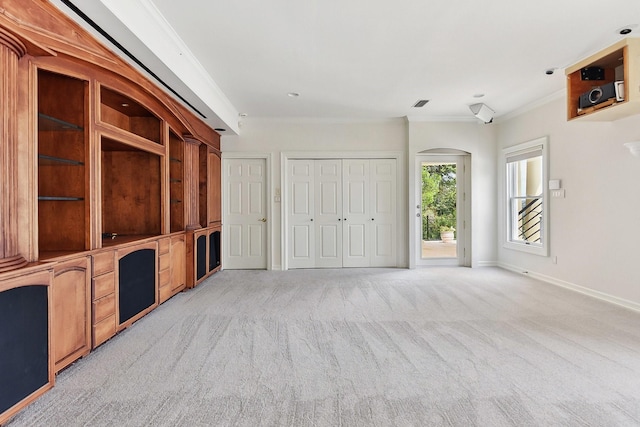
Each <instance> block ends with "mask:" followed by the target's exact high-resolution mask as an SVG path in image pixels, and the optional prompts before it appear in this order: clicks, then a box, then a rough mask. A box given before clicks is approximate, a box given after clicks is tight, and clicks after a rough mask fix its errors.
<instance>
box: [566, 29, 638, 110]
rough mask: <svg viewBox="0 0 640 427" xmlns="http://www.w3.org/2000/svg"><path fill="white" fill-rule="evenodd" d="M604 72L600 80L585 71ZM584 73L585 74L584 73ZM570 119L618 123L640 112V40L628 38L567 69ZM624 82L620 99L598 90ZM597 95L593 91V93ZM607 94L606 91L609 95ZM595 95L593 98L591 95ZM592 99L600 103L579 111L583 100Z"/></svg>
mask: <svg viewBox="0 0 640 427" xmlns="http://www.w3.org/2000/svg"><path fill="white" fill-rule="evenodd" d="M588 69H591V70H594V69H601V70H602V78H601V79H596V80H593V79H590V78H589V77H588V76H586V77H585V76H584V75H583V74H584V73H586V70H588ZM583 70H585V71H584V73H583ZM565 73H566V75H567V120H573V119H585V120H604V121H607V120H616V119H619V118H622V117H626V116H629V115H632V114H638V113H639V112H640V39H637V38H626V39H623V40H621V41H619V42H618V43H615V44H614V45H612V46H609V47H608V48H606V49H603V50H602V51H600V52H598V53H596V54H594V55H591V56H590V57H588V58H586V59H584V60H582V61H580V62H578V63H576V64H574V65H572V66H570V67H568V68H567V69H566V70H565ZM615 82H619V83H622V86H620V97H619V98H618V99H616V97H615V96H609V95H606V94H605V95H604V96H605V97H604V98H602V99H600V96H599V95H600V93H599V92H598V90H599V89H600V88H602V87H603V86H605V85H613V84H614V83H615ZM594 89H595V90H596V92H592V91H593V90H594ZM606 92H607V91H605V93H606ZM590 94H592V95H590ZM585 95H586V96H587V97H589V96H591V97H592V100H596V99H597V100H598V103H597V104H594V105H593V106H591V105H590V106H588V107H586V108H580V101H579V100H580V97H581V96H585Z"/></svg>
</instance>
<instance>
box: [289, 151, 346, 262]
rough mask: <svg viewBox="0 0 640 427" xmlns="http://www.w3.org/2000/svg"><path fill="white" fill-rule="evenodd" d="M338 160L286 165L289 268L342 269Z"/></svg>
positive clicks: (302, 161) (339, 172)
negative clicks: (287, 168) (287, 180)
mask: <svg viewBox="0 0 640 427" xmlns="http://www.w3.org/2000/svg"><path fill="white" fill-rule="evenodd" d="M341 174H342V168H341V161H340V160H292V161H291V162H290V163H289V182H290V189H289V194H290V201H289V212H288V215H289V233H288V234H289V242H288V243H289V245H288V248H289V268H321V267H322V268H330V267H342V218H341V213H342V197H341V189H342V178H341Z"/></svg>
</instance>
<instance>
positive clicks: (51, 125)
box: [38, 113, 84, 132]
mask: <svg viewBox="0 0 640 427" xmlns="http://www.w3.org/2000/svg"><path fill="white" fill-rule="evenodd" d="M38 130H40V131H56V132H60V131H83V130H84V128H83V127H82V126H78V125H75V124H73V123H69V122H67V121H64V120H60V119H57V118H55V117H52V116H48V115H46V114H43V113H38Z"/></svg>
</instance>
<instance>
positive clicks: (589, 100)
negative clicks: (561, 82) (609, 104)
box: [578, 81, 624, 108]
mask: <svg viewBox="0 0 640 427" xmlns="http://www.w3.org/2000/svg"><path fill="white" fill-rule="evenodd" d="M612 98H613V99H615V101H616V102H620V101H624V82H623V81H618V82H611V83H607V84H604V85H602V86H596V87H594V88H593V89H591V90H590V91H589V92H585V93H583V94H582V95H580V98H579V99H578V108H588V107H593V106H595V105H598V104H601V103H603V102H605V101H608V100H610V99H612Z"/></svg>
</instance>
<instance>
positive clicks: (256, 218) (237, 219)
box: [223, 159, 268, 269]
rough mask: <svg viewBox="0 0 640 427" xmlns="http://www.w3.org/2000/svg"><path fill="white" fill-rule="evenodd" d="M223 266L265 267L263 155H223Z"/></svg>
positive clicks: (237, 267)
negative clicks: (251, 157)
mask: <svg viewBox="0 0 640 427" xmlns="http://www.w3.org/2000/svg"><path fill="white" fill-rule="evenodd" d="M224 173H225V182H226V185H225V187H226V188H225V192H224V201H225V203H224V211H225V216H224V231H223V236H224V242H225V250H224V251H223V254H224V255H223V256H224V260H223V265H224V268H225V269H266V268H267V224H268V218H267V203H266V161H265V159H225V160H224Z"/></svg>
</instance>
